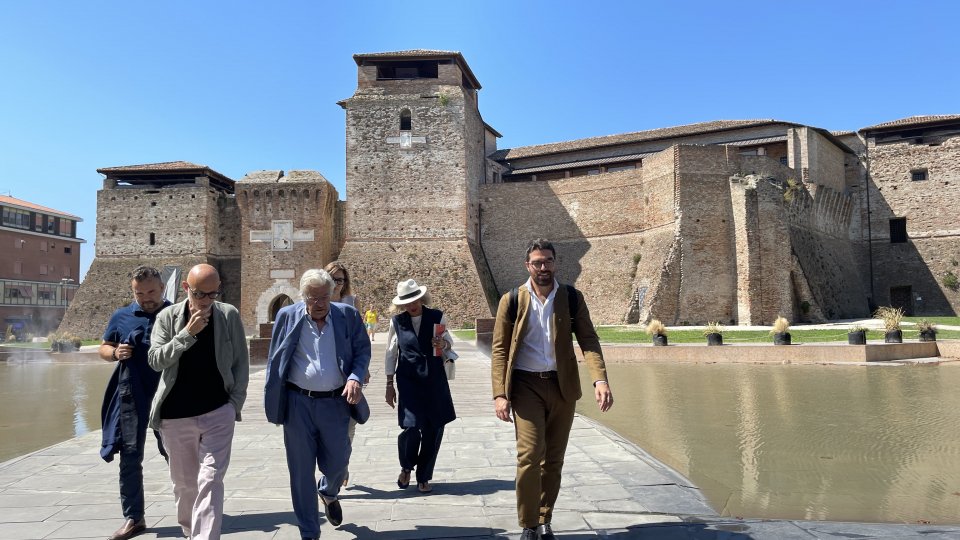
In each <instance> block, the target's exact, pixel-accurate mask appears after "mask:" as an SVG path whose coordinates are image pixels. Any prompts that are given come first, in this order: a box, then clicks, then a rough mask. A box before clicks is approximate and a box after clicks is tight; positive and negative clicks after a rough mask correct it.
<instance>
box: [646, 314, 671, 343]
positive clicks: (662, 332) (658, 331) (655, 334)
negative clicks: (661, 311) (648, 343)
mask: <svg viewBox="0 0 960 540" xmlns="http://www.w3.org/2000/svg"><path fill="white" fill-rule="evenodd" d="M647 333H648V334H650V336H651V337H652V339H653V344H654V345H659V346H663V345H666V344H667V327H666V326H664V325H663V323H662V322H660V319H653V320H651V321H650V322H649V323H647Z"/></svg>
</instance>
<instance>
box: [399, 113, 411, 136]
mask: <svg viewBox="0 0 960 540" xmlns="http://www.w3.org/2000/svg"><path fill="white" fill-rule="evenodd" d="M411 123H412V122H411V121H410V110H409V109H404V110H402V111H400V131H411V127H410V124H411Z"/></svg>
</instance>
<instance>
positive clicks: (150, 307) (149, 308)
mask: <svg viewBox="0 0 960 540" xmlns="http://www.w3.org/2000/svg"><path fill="white" fill-rule="evenodd" d="M140 309H142V310H143V311H146V312H147V313H156V311H157V310H158V309H160V302H154V301H153V300H146V301H144V302H143V303H142V304H140Z"/></svg>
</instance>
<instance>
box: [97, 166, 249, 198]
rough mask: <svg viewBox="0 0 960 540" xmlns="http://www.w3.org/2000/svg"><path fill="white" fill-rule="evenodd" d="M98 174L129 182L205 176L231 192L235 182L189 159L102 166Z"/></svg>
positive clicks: (218, 186) (212, 183)
mask: <svg viewBox="0 0 960 540" xmlns="http://www.w3.org/2000/svg"><path fill="white" fill-rule="evenodd" d="M97 172H98V173H100V174H105V175H107V177H108V178H113V179H115V180H118V181H121V182H129V183H131V184H144V183H147V184H149V183H153V182H155V181H157V180H161V181H170V178H171V177H180V176H182V177H183V178H184V179H189V178H190V177H196V176H206V177H207V178H209V179H210V181H211V185H212V186H214V187H217V188H220V189H224V190H226V191H227V192H228V193H233V190H234V185H235V184H236V182H235V181H234V180H233V178H230V177H229V176H226V175H224V174H221V173H218V172H217V171H215V170H213V169H211V168H210V167H207V166H206V165H197V164H196V163H190V162H189V161H164V162H162V163H144V164H142V165H123V166H120V167H104V168H102V169H97Z"/></svg>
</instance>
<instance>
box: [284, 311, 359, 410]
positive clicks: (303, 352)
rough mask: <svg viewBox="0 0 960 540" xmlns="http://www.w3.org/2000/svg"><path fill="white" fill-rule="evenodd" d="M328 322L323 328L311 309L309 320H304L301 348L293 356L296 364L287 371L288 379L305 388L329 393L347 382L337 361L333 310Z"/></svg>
mask: <svg viewBox="0 0 960 540" xmlns="http://www.w3.org/2000/svg"><path fill="white" fill-rule="evenodd" d="M324 321H326V322H325V324H324V325H323V330H320V329H319V327H318V326H317V322H316V321H314V320H313V319H311V318H310V312H309V310H308V311H307V320H305V321H303V326H301V328H300V339H299V340H297V349H296V350H295V351H293V357H292V358H291V359H290V360H291V362H293V365H291V366H290V369H289V371H288V372H287V380H288V381H290V382H292V383H293V384H295V385H297V386H299V387H300V388H303V389H304V390H314V391H318V392H329V391H330V390H335V389H337V388H340V387H341V386H343V385H344V383H345V382H346V381H345V380H344V377H343V373H342V372H341V371H340V363H339V362H338V361H337V341H336V339H335V338H334V333H333V318H332V317H331V316H330V313H329V312H328V313H327V316H326V318H325V319H324Z"/></svg>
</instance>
